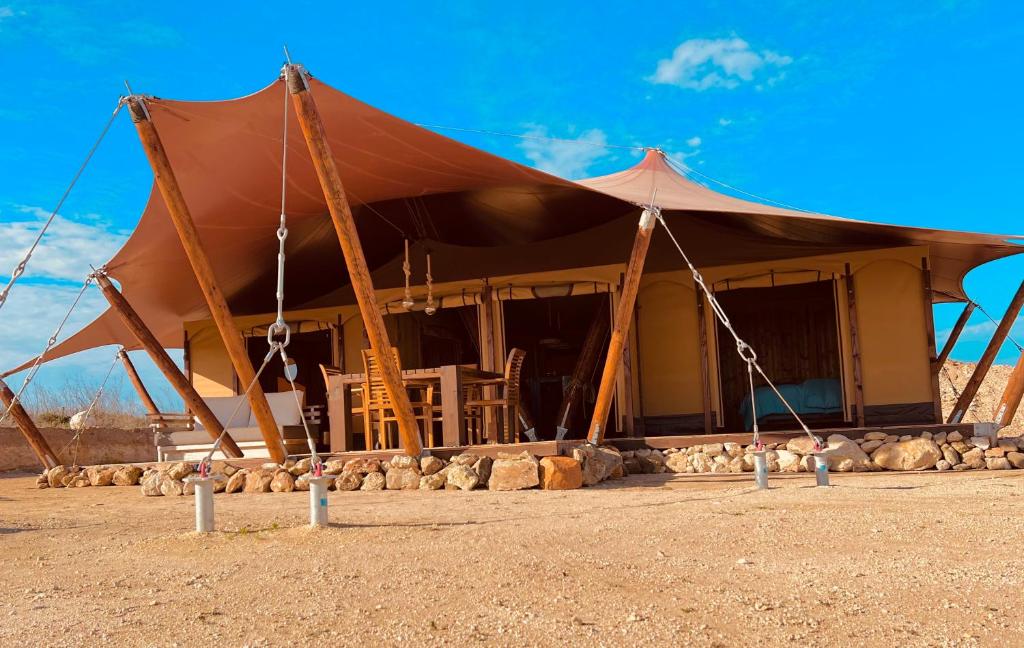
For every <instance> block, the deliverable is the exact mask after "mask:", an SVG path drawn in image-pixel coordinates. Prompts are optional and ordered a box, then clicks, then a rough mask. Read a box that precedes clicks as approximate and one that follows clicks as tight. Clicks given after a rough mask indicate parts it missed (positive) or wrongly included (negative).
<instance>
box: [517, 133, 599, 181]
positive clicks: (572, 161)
mask: <svg viewBox="0 0 1024 648" xmlns="http://www.w3.org/2000/svg"><path fill="white" fill-rule="evenodd" d="M525 135H526V136H528V138H534V139H524V140H523V141H522V143H520V145H519V148H520V149H522V151H523V154H524V155H525V156H526V158H527V159H528V160H530V162H532V163H533V165H534V166H535V167H537V168H538V169H540V170H541V171H546V172H548V173H551V174H553V175H556V176H559V177H562V178H566V179H569V180H573V179H578V178H583V177H586V176H587V172H588V170H589V169H590V167H591V165H593V164H594V162H596V161H597V160H599V159H601V158H602V157H604V156H606V155H608V149H607V148H606V146H605V145H606V144H607V143H608V142H607V138H606V137H605V134H604V131H602V130H600V129H597V128H592V129H590V130H587V131H583V132H582V133H580V134H579V135H578V136H577V137H570V138H552V139H544V138H548V137H550V136H549V135H548V129H547V127H545V126H541V125H539V124H529V125H528V130H527V131H526V133H525Z"/></svg>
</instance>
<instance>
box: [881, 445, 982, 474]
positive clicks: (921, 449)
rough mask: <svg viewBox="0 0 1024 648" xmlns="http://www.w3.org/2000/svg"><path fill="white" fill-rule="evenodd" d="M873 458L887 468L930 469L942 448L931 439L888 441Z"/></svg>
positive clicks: (940, 457) (936, 460)
mask: <svg viewBox="0 0 1024 648" xmlns="http://www.w3.org/2000/svg"><path fill="white" fill-rule="evenodd" d="M982 454H983V453H982ZM871 459H872V460H873V461H874V462H875V463H876V464H878V465H879V466H881V467H882V468H885V469H886V470H928V469H929V468H934V467H935V464H936V463H938V461H939V460H940V459H942V450H940V449H939V446H937V445H936V444H935V442H934V441H932V440H931V439H921V438H917V439H909V440H907V441H898V442H896V443H886V444H885V445H883V446H882V447H880V448H878V449H877V450H875V451H874V453H872V455H871Z"/></svg>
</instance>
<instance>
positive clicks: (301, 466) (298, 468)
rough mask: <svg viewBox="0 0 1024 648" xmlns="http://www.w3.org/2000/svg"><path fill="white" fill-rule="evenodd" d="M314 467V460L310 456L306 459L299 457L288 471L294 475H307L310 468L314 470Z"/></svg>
mask: <svg viewBox="0 0 1024 648" xmlns="http://www.w3.org/2000/svg"><path fill="white" fill-rule="evenodd" d="M312 468H313V460H312V459H310V458H309V457H306V458H305V459H299V460H298V461H296V462H295V463H294V464H292V466H291V467H290V468H288V472H290V473H291V474H292V477H298V476H300V475H305V474H306V473H308V472H309V471H310V470H312Z"/></svg>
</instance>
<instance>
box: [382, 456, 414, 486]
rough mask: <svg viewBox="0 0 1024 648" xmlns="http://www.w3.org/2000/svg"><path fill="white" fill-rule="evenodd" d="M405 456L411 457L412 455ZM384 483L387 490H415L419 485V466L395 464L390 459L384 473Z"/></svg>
mask: <svg viewBox="0 0 1024 648" xmlns="http://www.w3.org/2000/svg"><path fill="white" fill-rule="evenodd" d="M407 458H408V459H412V457H407ZM385 483H386V484H387V488H388V490H416V489H417V488H419V487H420V471H419V468H413V467H411V466H409V465H408V464H407V465H406V466H396V465H395V463H394V460H392V462H391V468H390V469H388V472H387V474H386V475H385Z"/></svg>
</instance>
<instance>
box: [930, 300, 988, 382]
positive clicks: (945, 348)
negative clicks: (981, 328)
mask: <svg viewBox="0 0 1024 648" xmlns="http://www.w3.org/2000/svg"><path fill="white" fill-rule="evenodd" d="M977 306H978V305H977V304H975V303H974V302H967V305H966V306H964V309H963V311H961V313H960V317H958V318H956V324H954V325H953V330H952V331H950V332H949V338H948V339H947V340H946V343H945V344H943V345H942V351H941V352H940V353H939V357H938V358H936V359H935V373H936V374H938V373H939V371H941V370H942V367H943V365H945V364H946V360H947V359H948V358H949V354H950V353H951V352H952V351H953V347H954V346H956V341H957V340H958V339H960V334H961V333H962V332H963V330H964V327H965V326H967V320H969V319H970V318H971V313H973V312H974V309H975V308H976V307H977Z"/></svg>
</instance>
